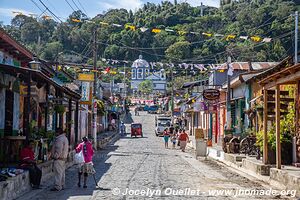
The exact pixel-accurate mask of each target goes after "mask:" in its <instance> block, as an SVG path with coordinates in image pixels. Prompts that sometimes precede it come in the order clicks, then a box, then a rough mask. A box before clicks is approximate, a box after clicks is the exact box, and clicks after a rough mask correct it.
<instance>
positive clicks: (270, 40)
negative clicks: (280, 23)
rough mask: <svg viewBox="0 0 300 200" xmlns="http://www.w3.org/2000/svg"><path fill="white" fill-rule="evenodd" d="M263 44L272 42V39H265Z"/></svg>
mask: <svg viewBox="0 0 300 200" xmlns="http://www.w3.org/2000/svg"><path fill="white" fill-rule="evenodd" d="M262 42H266V43H268V42H272V38H264V39H263V41H262Z"/></svg>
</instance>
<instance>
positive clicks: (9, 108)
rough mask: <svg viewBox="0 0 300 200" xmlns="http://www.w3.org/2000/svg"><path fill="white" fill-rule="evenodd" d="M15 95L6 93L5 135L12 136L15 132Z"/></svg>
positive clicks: (9, 92)
mask: <svg viewBox="0 0 300 200" xmlns="http://www.w3.org/2000/svg"><path fill="white" fill-rule="evenodd" d="M13 112H14V93H13V92H12V91H10V90H6V91H5V126H4V135H5V136H10V135H12V131H13Z"/></svg>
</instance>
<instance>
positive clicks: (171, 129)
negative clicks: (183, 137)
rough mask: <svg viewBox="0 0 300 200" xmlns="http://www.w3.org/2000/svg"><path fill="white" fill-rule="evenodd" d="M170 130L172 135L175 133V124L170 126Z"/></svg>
mask: <svg viewBox="0 0 300 200" xmlns="http://www.w3.org/2000/svg"><path fill="white" fill-rule="evenodd" d="M169 131H170V135H173V134H174V126H173V124H171V126H170V128H169Z"/></svg>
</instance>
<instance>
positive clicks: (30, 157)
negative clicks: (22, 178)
mask: <svg viewBox="0 0 300 200" xmlns="http://www.w3.org/2000/svg"><path fill="white" fill-rule="evenodd" d="M33 148H34V142H33V141H29V142H27V143H26V144H25V146H24V148H23V149H22V150H21V152H20V160H21V164H20V168H22V169H25V170H28V171H29V180H30V184H31V186H32V188H33V189H39V188H40V183H41V178H42V170H41V169H40V168H38V167H37V165H36V161H35V159H34V152H33Z"/></svg>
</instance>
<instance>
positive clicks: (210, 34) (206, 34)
mask: <svg viewBox="0 0 300 200" xmlns="http://www.w3.org/2000/svg"><path fill="white" fill-rule="evenodd" d="M202 35H205V36H207V37H212V36H213V34H212V33H202Z"/></svg>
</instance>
